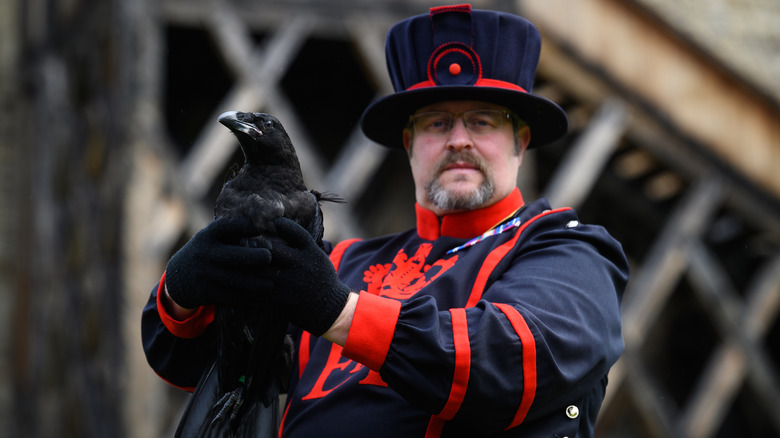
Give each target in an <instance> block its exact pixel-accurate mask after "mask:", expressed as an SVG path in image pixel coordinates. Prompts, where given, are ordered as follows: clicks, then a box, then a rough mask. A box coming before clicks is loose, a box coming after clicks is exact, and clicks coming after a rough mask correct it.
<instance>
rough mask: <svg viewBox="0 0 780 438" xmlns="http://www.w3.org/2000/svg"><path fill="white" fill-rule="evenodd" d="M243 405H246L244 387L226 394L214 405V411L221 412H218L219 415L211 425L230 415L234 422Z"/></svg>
mask: <svg viewBox="0 0 780 438" xmlns="http://www.w3.org/2000/svg"><path fill="white" fill-rule="evenodd" d="M242 404H244V387H243V386H239V387H238V388H236V389H234V390H232V391H229V392H226V393H225V395H223V396H222V398H220V399H219V400H218V401H217V402H216V403H215V404H214V409H219V412H217V415H216V416H214V419H213V420H211V424H214V422H216V421H219V420H222V419H223V418H225V416H226V415H228V414H230V421H231V422H233V421H234V420H235V419H236V417H237V416H238V411H239V410H240V409H241V405H242Z"/></svg>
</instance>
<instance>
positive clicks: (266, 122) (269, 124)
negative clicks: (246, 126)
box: [263, 120, 274, 128]
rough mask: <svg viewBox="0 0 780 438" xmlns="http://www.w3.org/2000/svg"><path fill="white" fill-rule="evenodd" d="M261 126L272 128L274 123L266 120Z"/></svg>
mask: <svg viewBox="0 0 780 438" xmlns="http://www.w3.org/2000/svg"><path fill="white" fill-rule="evenodd" d="M263 125H265V127H266V128H273V126H274V122H272V121H270V120H266V121H265V123H263Z"/></svg>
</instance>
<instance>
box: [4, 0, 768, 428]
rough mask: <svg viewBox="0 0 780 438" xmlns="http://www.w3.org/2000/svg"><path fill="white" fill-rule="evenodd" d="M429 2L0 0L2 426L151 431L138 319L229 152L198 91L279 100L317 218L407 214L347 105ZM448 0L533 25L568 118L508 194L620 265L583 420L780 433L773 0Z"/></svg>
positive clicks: (158, 409)
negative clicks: (608, 250) (574, 214)
mask: <svg viewBox="0 0 780 438" xmlns="http://www.w3.org/2000/svg"><path fill="white" fill-rule="evenodd" d="M443 3H444V2H432V1H424V2H423V1H412V0H386V1H378V0H353V1H346V0H327V1H326V0H278V1H249V0H224V1H216V0H214V1H209V0H57V1H54V0H3V1H0V102H1V103H2V105H1V106H0V108H2V109H1V111H2V113H0V172H2V174H1V175H2V183H1V184H0V321H2V324H3V327H2V330H0V348H1V349H2V361H0V430H2V434H4V436H13V437H17V436H18V437H21V436H25V437H55V436H56V437H120V438H121V437H128V438H131V437H133V438H135V437H138V438H140V437H163V436H171V435H172V431H173V430H174V428H175V426H176V424H177V421H178V418H179V415H180V414H181V410H182V408H183V404H184V403H186V400H187V397H188V394H186V393H184V392H182V391H180V390H177V389H175V388H172V387H169V386H168V385H167V384H165V383H164V382H163V381H162V380H161V379H159V378H158V377H157V376H156V375H155V374H154V373H153V372H152V371H151V370H150V368H149V367H148V366H147V364H146V361H145V358H144V355H143V351H142V347H141V340H140V314H141V310H142V308H143V306H144V304H145V302H146V300H147V299H148V295H149V292H150V291H151V289H152V288H153V287H154V286H155V285H156V283H157V281H158V280H159V277H160V275H161V273H162V271H163V269H164V267H165V263H166V261H167V259H168V257H169V256H170V255H171V254H172V253H173V252H174V251H175V250H176V249H177V248H178V247H179V246H180V245H181V244H182V243H183V242H185V241H186V240H187V239H188V238H189V237H190V236H191V235H192V234H193V233H194V232H196V231H197V230H199V229H200V228H201V227H203V226H204V225H205V224H206V223H207V222H208V221H209V220H210V218H211V214H212V210H211V209H212V205H213V201H214V198H215V196H216V193H217V192H218V190H219V187H220V186H221V184H222V183H223V181H224V177H225V175H226V171H227V169H228V168H229V167H230V165H231V164H232V163H234V162H240V159H241V156H240V153H239V152H238V148H237V143H236V142H235V141H234V138H233V137H232V135H230V133H229V132H228V130H227V129H225V128H224V127H222V126H221V125H219V124H218V123H217V122H216V118H217V115H218V114H220V113H221V112H222V111H225V110H243V111H264V112H270V113H273V114H275V115H276V116H278V117H279V119H281V120H282V122H283V123H284V124H285V126H286V127H287V130H288V131H289V132H290V133H291V136H292V138H293V141H294V143H295V145H296V147H297V149H298V153H299V155H300V157H301V161H302V165H303V167H304V173H305V176H306V179H307V183H308V185H309V186H310V187H313V188H316V189H320V190H326V191H330V192H335V193H338V194H340V195H341V196H342V197H344V198H345V199H347V200H348V203H347V204H345V205H329V206H327V209H328V210H327V212H326V214H327V216H328V217H327V218H326V231H327V237H328V238H329V239H332V240H339V239H342V238H348V237H369V236H373V235H377V234H381V233H387V232H393V231H399V230H403V229H406V228H409V227H411V226H413V225H414V209H413V202H414V197H413V187H412V182H411V177H410V173H409V171H408V165H407V163H406V157H405V156H404V154H403V153H400V152H391V151H388V150H386V149H383V148H381V147H379V146H376V145H373V144H371V142H369V141H368V140H366V139H365V137H363V135H362V133H361V132H360V131H359V128H358V120H359V117H360V114H361V112H362V111H363V109H364V108H365V106H366V105H367V104H368V103H369V102H370V101H371V100H372V99H374V98H376V97H379V96H381V95H385V94H387V93H389V92H391V89H390V86H389V81H388V79H387V74H386V71H385V63H384V50H383V44H384V36H385V33H386V31H387V29H388V28H389V27H390V25H391V24H393V23H394V22H396V21H398V20H400V19H402V18H405V17H407V16H409V15H412V14H418V13H425V12H427V9H428V8H429V7H430V6H434V5H441V4H443ZM472 4H473V6H474V7H475V8H490V9H499V10H505V11H510V12H514V13H518V14H520V15H524V16H526V17H528V18H529V19H531V20H532V21H533V22H534V23H535V24H536V25H537V26H538V27H539V29H540V31H541V32H542V34H543V36H544V41H543V51H542V59H541V63H540V66H539V71H538V75H537V80H536V88H535V90H534V91H535V92H536V93H537V94H540V95H543V96H546V97H548V98H551V99H553V100H555V101H556V102H558V103H559V104H560V105H561V106H562V107H563V108H564V109H565V110H566V111H567V113H568V115H569V118H570V121H571V127H570V132H569V133H568V135H567V136H566V137H565V138H564V139H562V140H561V141H559V142H558V143H556V144H553V145H550V146H547V147H545V148H542V149H539V150H534V151H531V152H529V153H528V154H527V155H526V158H525V161H524V163H523V168H522V169H521V177H520V179H519V181H518V185H519V186H520V187H521V189H522V191H523V193H524V197H525V198H526V199H527V200H532V199H535V198H537V197H540V196H545V197H548V198H549V199H550V200H551V202H552V204H553V205H554V206H563V205H569V206H573V207H576V208H577V209H578V211H579V213H580V216H581V219H582V220H583V221H586V222H591V223H599V224H602V225H604V226H605V227H607V228H608V229H609V231H610V232H611V233H612V234H613V235H614V236H616V237H617V238H618V239H619V240H620V241H621V242H622V243H623V245H624V247H625V250H626V253H627V254H628V256H629V259H630V262H631V265H632V279H631V282H630V284H629V288H628V290H627V292H626V295H625V297H624V301H623V314H624V336H625V340H626V344H627V346H626V351H625V354H624V355H623V356H622V358H621V359H620V361H619V362H618V363H617V364H616V366H615V367H614V368H613V370H612V372H611V375H610V385H609V388H608V395H607V398H606V400H605V403H604V406H603V409H602V412H601V417H600V420H599V423H598V426H597V435H598V436H599V437H646V438H661V437H701V438H704V437H767V436H780V313H779V312H780V310H779V309H780V170H778V169H780V105H779V104H780V81H778V80H777V78H778V77H780V29H779V26H777V24H778V23H780V2H778V1H776V0H708V1H696V0H684V1H683V0H517V1H512V0H495V1H487V0H485V1H474V2H473V3H472ZM5 434H8V435H5Z"/></svg>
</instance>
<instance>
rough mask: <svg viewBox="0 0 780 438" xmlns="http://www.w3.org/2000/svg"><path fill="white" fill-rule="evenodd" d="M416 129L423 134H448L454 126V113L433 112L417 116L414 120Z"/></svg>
mask: <svg viewBox="0 0 780 438" xmlns="http://www.w3.org/2000/svg"><path fill="white" fill-rule="evenodd" d="M412 120H413V121H414V128H415V129H416V130H417V132H419V133H421V134H433V135H438V134H446V133H447V132H449V130H450V125H451V124H452V113H448V112H445V111H433V112H429V113H420V114H416V115H415V116H414V118H413V119H412Z"/></svg>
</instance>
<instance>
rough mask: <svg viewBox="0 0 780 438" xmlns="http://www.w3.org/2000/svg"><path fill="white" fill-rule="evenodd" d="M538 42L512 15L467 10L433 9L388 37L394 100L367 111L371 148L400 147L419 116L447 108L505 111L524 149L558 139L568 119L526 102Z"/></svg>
mask: <svg viewBox="0 0 780 438" xmlns="http://www.w3.org/2000/svg"><path fill="white" fill-rule="evenodd" d="M541 45H542V44H541V36H540V35H539V31H538V30H537V29H536V27H534V25H533V24H531V22H530V21H528V20H526V19H524V18H522V17H518V16H516V15H512V14H508V13H503V12H496V11H483V10H473V11H472V10H471V6H470V5H456V6H442V7H436V8H431V10H430V13H428V14H423V15H417V16H415V17H411V18H408V19H406V20H404V21H401V22H400V23H397V24H396V25H395V26H393V27H392V28H391V29H390V31H389V32H388V34H387V43H386V47H385V52H386V56H387V69H388V72H389V73H390V79H391V80H392V82H393V88H394V89H395V91H396V92H395V93H394V94H391V95H389V96H385V97H383V98H380V99H378V100H376V101H374V102H373V103H371V105H369V106H368V108H366V111H365V112H364V113H363V117H362V120H361V127H362V128H363V132H364V133H365V134H366V136H368V138H370V139H371V140H373V141H375V142H377V143H379V144H381V145H384V146H387V147H391V148H400V147H402V145H403V142H402V138H403V136H402V132H403V129H404V128H405V127H406V125H407V123H408V121H409V116H410V115H411V114H413V113H414V112H415V111H416V110H418V109H419V108H421V107H423V106H426V105H430V104H432V103H436V102H440V101H445V100H477V101H484V102H489V103H493V104H496V105H501V106H504V107H506V108H508V109H510V110H511V111H512V112H514V113H515V114H516V115H517V116H518V117H520V119H522V120H524V121H525V122H526V123H527V124H528V125H529V126H530V128H531V143H530V144H529V147H531V148H533V147H539V146H542V145H545V144H547V143H550V142H552V141H555V140H557V139H558V138H560V137H562V136H563V135H564V134H565V133H566V130H567V128H568V120H567V118H566V113H565V112H564V111H563V110H562V109H561V108H560V107H559V106H558V105H556V104H555V103H554V102H552V101H550V100H549V99H545V98H543V97H540V96H535V95H533V94H531V91H532V89H533V83H534V75H535V74H536V66H537V64H538V63H539V52H540V50H541Z"/></svg>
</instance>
